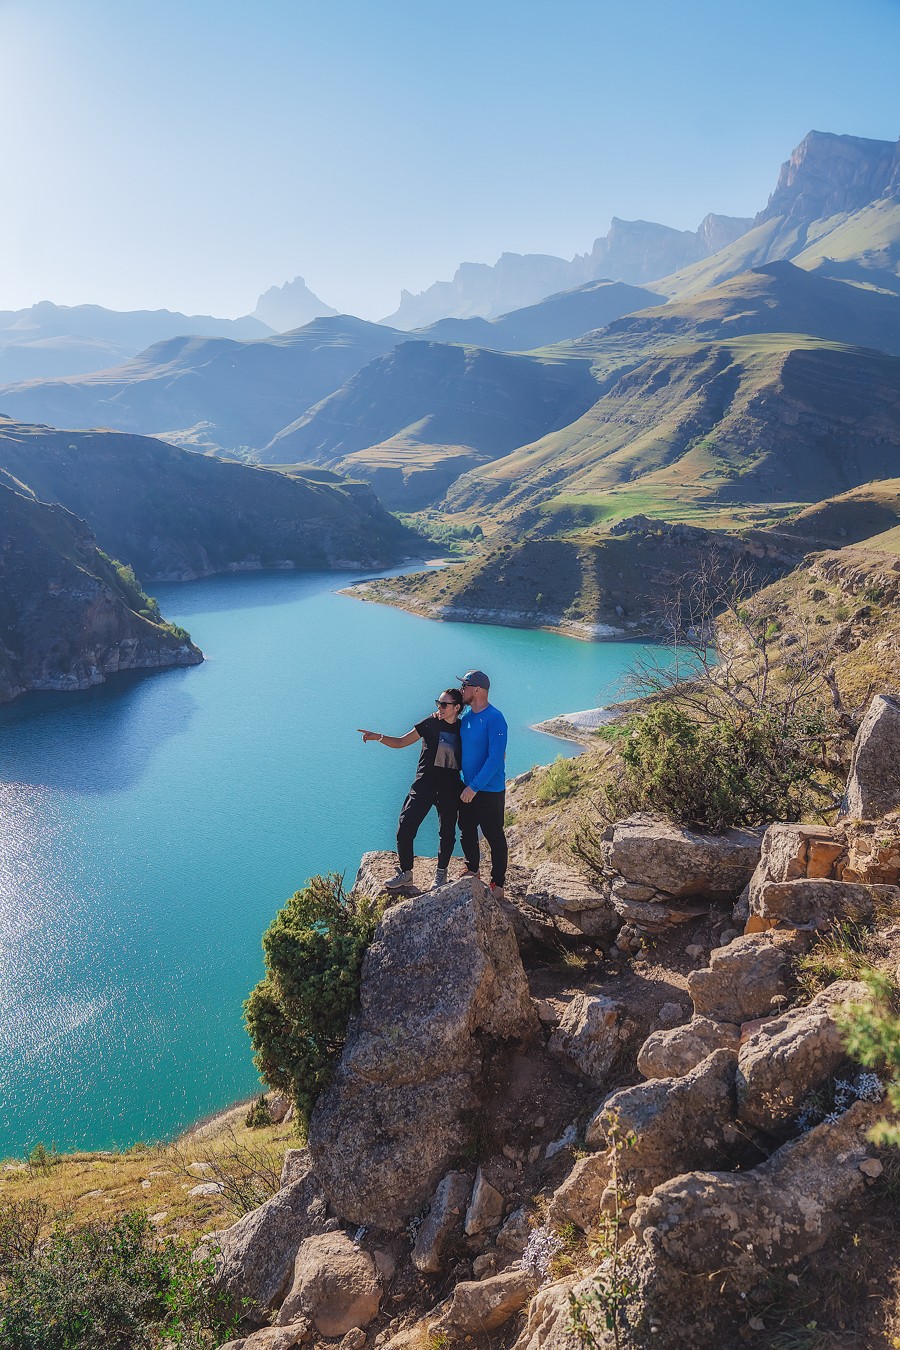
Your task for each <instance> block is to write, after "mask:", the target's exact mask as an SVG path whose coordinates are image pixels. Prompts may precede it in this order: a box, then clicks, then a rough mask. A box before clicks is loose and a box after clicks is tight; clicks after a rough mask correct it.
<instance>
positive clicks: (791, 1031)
mask: <svg viewBox="0 0 900 1350" xmlns="http://www.w3.org/2000/svg"><path fill="white" fill-rule="evenodd" d="M865 992H866V986H865V985H864V984H861V983H859V982H855V981H852V980H839V981H838V982H837V983H836V984H832V985H830V986H829V987H828V988H827V989H825V990H823V991H822V993H821V994H818V995H817V996H816V997H815V998H814V999H813V1000H812V1002H811V1003H809V1004H808V1005H807V1006H806V1007H805V1008H792V1009H791V1011H790V1012H787V1013H785V1014H784V1016H783V1017H774V1018H770V1019H768V1020H767V1021H765V1022H763V1023H762V1025H761V1026H759V1027H758V1028H757V1030H756V1031H754V1032H753V1034H752V1035H751V1036H750V1037H749V1038H748V1039H747V1040H746V1042H745V1043H744V1044H743V1045H742V1046H741V1049H740V1053H739V1055H738V1072H737V1096H738V1117H739V1119H741V1120H742V1121H744V1122H745V1123H746V1124H748V1125H753V1126H755V1127H756V1128H757V1129H760V1130H769V1131H772V1130H777V1129H779V1128H780V1127H781V1126H783V1125H785V1124H787V1123H788V1122H789V1121H791V1120H793V1118H794V1117H795V1116H796V1115H797V1113H798V1112H799V1110H800V1107H801V1106H802V1104H803V1101H804V1099H805V1098H806V1097H807V1096H809V1094H810V1093H811V1092H813V1091H815V1089H816V1088H818V1087H821V1085H822V1084H823V1083H825V1082H826V1081H827V1080H828V1079H829V1078H830V1077H831V1075H832V1074H833V1073H834V1072H835V1070H836V1069H837V1068H838V1067H839V1066H840V1064H841V1063H842V1061H843V1060H844V1059H845V1058H846V1055H847V1051H846V1048H845V1046H844V1042H843V1038H842V1036H841V1033H840V1030H839V1029H838V1025H837V1022H836V1020H835V1016H834V1013H835V1009H836V1007H838V1006H839V1005H840V1004H841V1003H846V1002H852V1001H853V1000H861V999H862V998H863V997H864V996H865Z"/></svg>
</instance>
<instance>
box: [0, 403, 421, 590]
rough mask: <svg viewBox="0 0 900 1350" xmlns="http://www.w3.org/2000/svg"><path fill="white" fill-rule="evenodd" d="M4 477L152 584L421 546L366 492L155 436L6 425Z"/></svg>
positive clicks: (398, 553) (394, 554) (382, 556)
mask: <svg viewBox="0 0 900 1350" xmlns="http://www.w3.org/2000/svg"><path fill="white" fill-rule="evenodd" d="M0 470H2V471H5V473H6V474H7V475H11V477H12V478H13V479H15V480H16V481H17V482H18V483H20V484H24V485H27V488H28V489H31V490H32V491H33V492H34V494H35V496H36V497H38V498H40V499H41V500H42V501H46V502H59V503H62V504H63V505H64V506H66V507H67V508H68V509H69V510H70V511H73V512H74V513H75V514H76V515H78V516H80V517H81V518H82V519H84V520H86V521H87V522H88V524H89V525H90V526H91V528H92V529H93V531H94V533H95V534H96V536H97V539H98V541H99V543H100V546H101V547H102V548H103V549H105V550H106V552H107V553H109V554H112V555H113V556H114V557H116V558H120V559H121V560H122V561H123V562H127V563H130V564H131V565H132V566H133V567H134V570H135V571H136V572H137V574H138V575H139V576H140V577H142V578H143V579H145V580H150V579H166V580H180V579H183V578H189V577H195V576H205V575H207V574H208V573H211V572H220V571H227V570H230V569H232V568H234V567H238V568H246V567H266V566H268V567H274V566H296V567H331V566H336V565H344V564H347V565H355V564H357V563H359V564H361V565H365V566H368V565H369V564H376V565H381V564H383V563H385V562H388V561H394V560H396V559H397V558H399V557H402V556H403V555H404V554H406V553H408V552H409V551H410V546H411V542H412V540H413V536H411V535H410V533H409V532H408V531H407V530H405V529H404V528H403V527H402V526H401V525H400V524H399V523H398V522H397V521H396V520H394V519H393V517H392V516H389V515H388V514H387V513H386V512H385V511H384V510H383V509H382V507H381V506H380V505H379V503H378V502H377V501H376V500H375V498H374V497H373V496H372V494H371V492H370V491H369V489H368V488H366V487H364V486H363V485H362V484H349V483H345V482H343V481H336V482H322V481H314V480H313V479H312V478H308V477H304V476H300V475H297V476H288V475H286V474H282V473H278V472H276V471H273V470H270V469H259V468H251V467H248V466H246V465H244V464H239V463H236V462H235V461H229V460H220V459H215V458H213V457H211V456H205V455H195V454H192V453H191V452H190V451H187V450H180V449H177V448H176V447H175V446H171V445H166V444H165V443H164V442H163V441H159V440H156V439H154V438H152V437H144V436H126V435H122V434H119V433H116V432H111V431H99V432H77V431H57V430H54V429H53V428H50V427H41V426H30V425H24V424H22V423H17V422H12V421H10V420H9V419H6V418H0Z"/></svg>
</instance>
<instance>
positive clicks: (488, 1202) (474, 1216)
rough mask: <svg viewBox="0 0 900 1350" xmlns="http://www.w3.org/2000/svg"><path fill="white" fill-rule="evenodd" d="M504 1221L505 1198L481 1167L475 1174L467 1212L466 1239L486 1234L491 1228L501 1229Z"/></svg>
mask: <svg viewBox="0 0 900 1350" xmlns="http://www.w3.org/2000/svg"><path fill="white" fill-rule="evenodd" d="M502 1219H503V1196H502V1194H501V1192H500V1191H498V1190H497V1187H496V1186H492V1185H491V1183H490V1182H489V1181H488V1179H487V1177H486V1176H485V1175H484V1173H483V1172H482V1170H481V1168H480V1167H479V1169H478V1171H477V1172H476V1174H475V1185H474V1187H473V1189H472V1199H471V1200H470V1201H469V1208H468V1209H467V1210H466V1221H465V1231H466V1237H474V1236H475V1235H476V1234H477V1233H486V1232H487V1231H488V1229H490V1228H499V1227H500V1223H501V1221H502Z"/></svg>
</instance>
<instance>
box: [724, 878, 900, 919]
mask: <svg viewBox="0 0 900 1350" xmlns="http://www.w3.org/2000/svg"><path fill="white" fill-rule="evenodd" d="M875 914H900V887H898V886H867V885H863V884H862V883H861V882H856V881H828V880H805V879H802V878H801V879H798V880H796V881H773V882H770V883H769V884H768V885H765V886H763V887H761V888H760V889H759V890H758V891H757V892H756V894H755V896H752V898H751V902H750V918H749V920H748V924H747V927H748V929H751V930H753V929H755V930H756V931H759V932H761V931H764V930H765V929H769V928H774V927H775V926H776V925H777V926H780V927H782V928H814V929H822V928H827V927H828V926H829V925H830V924H831V923H832V922H834V921H835V920H843V919H851V920H853V921H854V922H865V921H867V920H868V919H871V918H872V917H873V915H875Z"/></svg>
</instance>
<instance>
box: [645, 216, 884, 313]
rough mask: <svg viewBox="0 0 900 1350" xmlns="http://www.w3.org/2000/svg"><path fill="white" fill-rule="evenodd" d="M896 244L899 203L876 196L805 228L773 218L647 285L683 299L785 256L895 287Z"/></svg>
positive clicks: (807, 266) (836, 272) (671, 296)
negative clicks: (843, 266) (837, 265)
mask: <svg viewBox="0 0 900 1350" xmlns="http://www.w3.org/2000/svg"><path fill="white" fill-rule="evenodd" d="M898 244H900V203H898V202H897V201H896V200H893V201H892V200H890V199H882V200H880V201H876V202H873V203H872V204H871V205H870V206H866V207H863V208H862V210H859V211H855V212H848V213H844V214H841V215H835V216H830V217H828V218H826V219H823V220H815V221H812V222H811V223H810V224H808V225H807V226H805V227H800V226H799V225H797V224H795V223H791V224H786V223H785V222H784V220H783V219H782V218H781V217H775V218H773V219H772V220H768V221H765V222H764V223H763V224H762V225H756V226H754V228H753V229H752V230H749V231H748V233H747V234H745V235H742V236H741V238H740V239H737V240H736V241H735V242H734V243H733V244H729V245H728V247H727V248H724V249H721V250H720V251H719V252H718V253H714V254H713V255H712V257H710V258H704V259H703V261H702V262H699V263H694V264H693V265H692V266H690V267H686V268H684V269H683V270H682V271H680V272H674V273H673V274H672V275H671V276H668V277H663V278H662V279H661V280H660V281H655V282H654V283H653V286H654V289H655V290H658V291H661V292H662V293H663V294H664V295H668V296H669V297H670V298H672V299H684V298H686V297H688V296H691V295H696V294H697V293H698V292H700V291H703V290H706V289H707V288H708V287H710V286H716V285H718V284H719V283H720V282H722V281H724V280H726V279H727V278H728V277H732V276H735V275H736V274H737V273H739V272H742V271H744V270H745V269H746V268H747V267H756V266H758V265H759V264H760V263H764V262H771V261H773V260H775V259H779V258H790V259H792V260H794V261H795V262H796V263H797V265H798V266H800V267H804V268H811V267H815V266H817V265H818V264H819V263H820V261H821V260H822V259H823V258H827V259H835V260H836V261H838V262H839V263H840V262H842V263H848V262H850V263H852V264H853V266H852V268H851V270H850V271H849V272H848V271H847V270H842V269H840V268H831V267H830V266H829V267H828V269H827V270H828V271H829V272H830V274H831V275H836V276H841V275H844V276H852V277H853V278H854V279H865V278H867V277H868V278H869V279H870V280H871V281H872V282H873V283H874V284H875V285H884V286H887V287H888V288H890V289H892V290H896V289H897V284H898V282H897V261H898V255H897V249H898Z"/></svg>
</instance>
